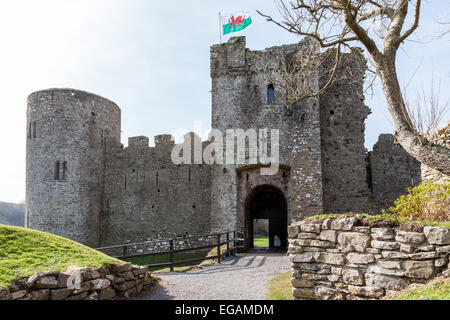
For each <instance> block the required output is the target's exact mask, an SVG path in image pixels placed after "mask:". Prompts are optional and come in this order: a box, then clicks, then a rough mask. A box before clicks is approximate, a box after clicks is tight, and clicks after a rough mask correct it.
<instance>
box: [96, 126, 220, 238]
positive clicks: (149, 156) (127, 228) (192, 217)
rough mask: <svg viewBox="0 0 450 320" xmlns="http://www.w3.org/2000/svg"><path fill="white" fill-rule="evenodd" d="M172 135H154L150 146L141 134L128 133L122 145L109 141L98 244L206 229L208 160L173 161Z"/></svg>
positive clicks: (209, 185)
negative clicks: (126, 140) (100, 242)
mask: <svg viewBox="0 0 450 320" xmlns="http://www.w3.org/2000/svg"><path fill="white" fill-rule="evenodd" d="M172 139H173V138H172V137H171V136H169V135H163V136H157V137H156V138H155V147H149V140H148V138H146V137H135V138H130V140H129V145H128V147H127V148H123V146H122V145H120V144H118V143H117V142H116V141H114V140H113V141H109V142H108V144H107V158H106V168H107V169H106V173H105V195H104V214H103V219H102V225H101V233H102V246H108V245H115V244H120V243H128V242H132V243H135V242H141V241H147V240H158V239H167V238H174V237H177V236H182V235H192V234H194V235H197V234H204V233H207V232H208V231H209V230H210V210H211V200H210V197H211V166H210V165H206V164H201V165H200V164H194V165H188V164H181V165H175V164H174V163H173V162H172V160H171V152H172V149H173V147H174V146H175V144H174V142H173V140H172ZM195 139H197V142H198V143H200V144H201V143H202V142H201V141H200V140H199V138H198V137H195ZM203 146H205V144H203Z"/></svg>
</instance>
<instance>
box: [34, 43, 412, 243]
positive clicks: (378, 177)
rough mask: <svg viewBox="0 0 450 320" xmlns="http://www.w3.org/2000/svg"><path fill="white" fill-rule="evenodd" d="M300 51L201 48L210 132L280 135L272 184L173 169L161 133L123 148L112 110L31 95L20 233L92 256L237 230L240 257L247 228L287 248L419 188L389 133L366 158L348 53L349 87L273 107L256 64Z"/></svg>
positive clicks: (223, 168) (74, 97)
mask: <svg viewBox="0 0 450 320" xmlns="http://www.w3.org/2000/svg"><path fill="white" fill-rule="evenodd" d="M304 44H305V41H302V42H300V43H298V44H292V45H285V46H279V47H272V48H268V49H266V50H263V51H252V50H249V49H247V48H246V43H245V38H244V37H238V38H231V39H230V40H229V41H228V42H227V43H224V44H220V45H214V46H212V47H211V78H212V122H211V124H212V128H214V129H218V130H221V131H222V132H225V131H226V130H227V129H233V128H239V129H244V130H247V129H252V128H254V129H259V128H269V129H272V130H273V129H279V130H280V137H279V139H280V150H279V154H280V169H279V170H278V172H277V173H276V174H275V175H261V174H260V170H259V169H260V168H261V165H254V164H252V165H249V164H234V165H230V164H227V165H221V164H212V165H210V164H204V163H198V164H174V163H173V162H172V161H171V152H172V149H173V148H174V146H175V143H174V140H173V138H172V137H171V136H170V135H161V136H157V137H155V140H154V142H155V146H154V147H150V146H149V139H148V138H147V137H144V136H140V137H132V138H129V140H128V147H126V148H124V146H123V145H122V144H121V143H120V141H121V137H120V135H121V130H120V128H121V111H120V108H119V107H118V106H117V105H116V104H115V103H113V102H111V101H109V100H107V99H105V98H102V97H99V96H97V95H94V94H90V93H87V92H83V91H78V90H73V89H49V90H44V91H38V92H35V93H32V94H31V95H30V96H29V98H28V109H27V153H26V156H27V159H26V227H29V228H33V229H37V230H43V231H47V232H51V233H54V234H57V235H61V236H64V237H67V238H70V239H73V240H75V241H78V242H81V243H83V244H86V245H89V246H91V247H99V246H106V245H116V244H122V243H127V242H139V241H145V240H148V239H164V238H170V237H174V236H181V235H190V234H202V233H208V232H221V231H228V230H239V231H242V232H244V233H245V239H246V241H245V245H246V247H248V248H249V247H251V246H252V238H253V236H252V235H253V220H254V219H268V220H269V234H270V236H271V237H270V239H271V246H272V245H273V236H274V235H278V236H279V237H280V239H282V246H286V244H287V242H286V241H287V226H288V225H290V224H291V223H292V222H295V221H299V220H302V219H304V218H305V217H308V216H311V215H316V214H321V213H345V212H350V211H353V212H369V213H376V212H379V209H380V204H381V203H385V202H389V201H392V200H393V199H394V198H395V197H396V196H398V195H400V194H403V193H405V192H406V190H407V188H408V187H412V186H415V185H417V184H418V183H419V182H420V179H421V178H420V163H418V162H417V161H416V160H415V159H414V158H412V157H410V156H409V155H408V154H407V153H406V152H405V151H403V149H401V148H400V147H398V146H396V145H394V140H393V136H392V135H381V136H380V139H379V141H378V143H377V144H376V145H375V147H374V150H373V152H371V153H368V152H367V150H366V149H365V147H364V131H365V124H364V122H365V119H366V118H367V116H368V115H369V114H370V109H369V108H368V107H367V106H366V105H365V104H364V94H363V81H364V72H365V71H364V70H365V66H364V65H363V62H362V61H361V59H357V58H356V56H355V55H356V53H348V54H345V56H344V58H343V61H342V66H341V68H344V69H345V68H351V70H352V74H353V75H354V76H355V78H356V79H357V81H356V82H351V83H349V82H348V81H345V79H341V78H339V77H338V78H337V80H336V81H335V83H334V84H333V85H332V86H331V87H330V88H328V89H327V90H326V91H325V92H324V93H323V94H322V95H320V96H319V97H317V98H310V99H307V100H305V101H303V102H301V103H299V104H298V105H296V106H295V107H293V108H291V109H287V108H286V107H285V106H283V105H278V104H276V103H274V101H273V100H272V99H271V95H273V94H277V88H276V87H274V86H273V85H272V84H270V83H267V80H265V77H264V74H263V73H264V66H265V65H266V64H267V63H274V62H275V63H276V62H277V61H278V60H279V59H281V58H282V57H283V56H285V55H286V54H289V53H291V52H295V51H296V50H299V49H301V47H302V46H303V45H304ZM323 68H324V70H325V69H326V68H328V66H325V65H324V66H323ZM355 83H356V84H355ZM190 137H191V139H193V140H195V139H197V140H199V139H200V138H199V137H198V136H196V135H195V134H191V135H190ZM225 138H226V137H224V139H225ZM197 142H199V143H201V144H202V146H203V148H205V147H207V146H208V144H209V143H210V142H209V141H204V142H201V141H197Z"/></svg>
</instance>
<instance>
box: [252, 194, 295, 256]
mask: <svg viewBox="0 0 450 320" xmlns="http://www.w3.org/2000/svg"><path fill="white" fill-rule="evenodd" d="M255 219H267V220H268V235H269V248H270V249H280V250H284V249H286V248H287V202H286V198H285V196H284V194H283V192H282V191H281V190H279V189H278V188H276V187H274V186H271V185H263V186H259V187H256V188H255V189H253V190H252V192H251V193H250V194H249V195H248V197H247V199H246V202H245V229H246V232H245V233H246V234H245V247H246V248H247V249H251V248H253V247H254V221H255Z"/></svg>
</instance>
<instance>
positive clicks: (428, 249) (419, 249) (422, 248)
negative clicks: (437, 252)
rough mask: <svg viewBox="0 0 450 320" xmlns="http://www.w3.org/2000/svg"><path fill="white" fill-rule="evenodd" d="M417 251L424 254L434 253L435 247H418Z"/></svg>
mask: <svg viewBox="0 0 450 320" xmlns="http://www.w3.org/2000/svg"><path fill="white" fill-rule="evenodd" d="M416 250H417V251H423V252H427V251H434V246H433V245H429V246H420V247H417V249H416Z"/></svg>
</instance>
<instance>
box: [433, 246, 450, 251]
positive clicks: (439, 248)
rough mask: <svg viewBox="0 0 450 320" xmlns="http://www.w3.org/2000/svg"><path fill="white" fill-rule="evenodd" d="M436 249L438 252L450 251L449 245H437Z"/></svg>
mask: <svg viewBox="0 0 450 320" xmlns="http://www.w3.org/2000/svg"><path fill="white" fill-rule="evenodd" d="M436 251H437V252H438V253H450V246H444V247H437V248H436Z"/></svg>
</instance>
